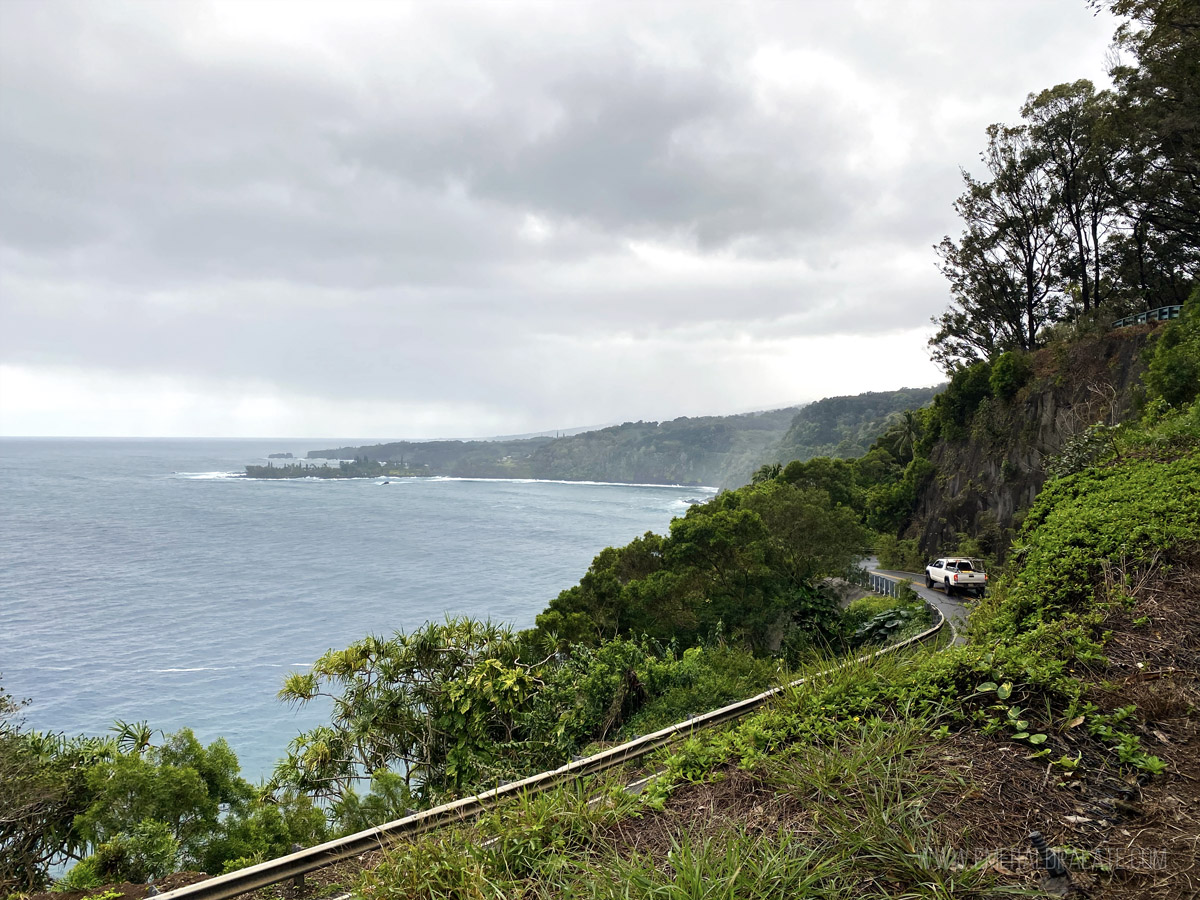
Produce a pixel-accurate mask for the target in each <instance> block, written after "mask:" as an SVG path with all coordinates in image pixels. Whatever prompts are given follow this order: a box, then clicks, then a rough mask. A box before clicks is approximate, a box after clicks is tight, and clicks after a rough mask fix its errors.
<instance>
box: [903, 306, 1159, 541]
mask: <svg viewBox="0 0 1200 900" xmlns="http://www.w3.org/2000/svg"><path fill="white" fill-rule="evenodd" d="M1152 331H1153V326H1136V327H1132V328H1122V329H1119V330H1117V331H1112V332H1109V333H1108V334H1105V335H1103V336H1102V337H1097V338H1094V339H1091V340H1086V341H1080V342H1077V343H1072V344H1056V345H1054V346H1051V347H1047V348H1045V349H1043V350H1040V351H1038V352H1036V353H1035V354H1033V355H1032V357H1031V359H1030V363H1031V364H1032V368H1031V372H1030V375H1029V380H1028V381H1027V382H1026V383H1025V384H1024V386H1022V387H1020V388H1019V389H1018V390H1017V391H1016V392H1015V393H1014V394H1013V395H1012V396H1011V397H1010V398H1007V399H1005V398H1002V397H997V396H994V395H993V396H985V397H983V398H981V399H980V400H979V401H978V405H977V406H976V407H975V408H974V410H973V412H972V414H971V415H970V417H969V420H968V421H967V422H966V423H965V428H964V432H965V433H964V434H961V435H954V436H952V437H943V438H942V439H941V440H940V441H938V442H937V443H936V444H935V445H934V446H933V447H932V449H931V451H930V461H931V462H932V463H933V466H934V474H933V475H932V476H931V477H930V479H929V480H928V481H927V482H926V484H925V486H924V488H923V490H922V491H921V493H920V495H919V499H918V504H917V509H916V513H915V515H914V517H913V520H912V522H911V523H910V525H909V527H908V529H907V531H906V532H905V535H904V536H905V537H907V538H916V539H917V541H918V544H919V546H920V548H921V550H922V552H923V553H925V554H926V555H936V554H938V553H940V552H944V550H945V549H946V548H951V547H954V546H956V545H957V544H958V542H959V540H960V536H961V535H964V534H965V535H970V536H974V537H976V538H977V539H978V540H979V542H980V546H981V549H982V551H983V552H985V553H996V554H999V553H1002V552H1003V548H1004V547H1005V546H1006V545H1007V543H1008V538H1009V537H1010V536H1011V532H1012V531H1013V530H1014V529H1015V528H1016V526H1018V525H1019V524H1020V521H1021V519H1022V518H1023V516H1024V511H1025V510H1026V509H1028V507H1029V505H1030V504H1031V503H1032V502H1033V499H1034V497H1035V496H1037V493H1038V491H1039V490H1041V487H1042V484H1043V483H1044V482H1045V481H1046V477H1047V466H1048V465H1050V464H1052V462H1053V460H1054V459H1055V458H1056V457H1057V456H1058V455H1059V454H1061V453H1062V452H1063V449H1064V448H1065V447H1066V446H1067V444H1068V442H1070V441H1071V440H1072V438H1075V437H1076V436H1078V435H1081V434H1083V433H1084V432H1085V431H1086V430H1087V429H1088V428H1089V427H1090V426H1092V425H1094V424H1097V423H1102V424H1105V425H1114V424H1117V423H1119V422H1121V421H1123V420H1125V419H1127V418H1129V417H1130V416H1131V415H1133V414H1134V410H1135V407H1136V405H1137V401H1138V396H1139V392H1140V387H1141V379H1142V374H1143V371H1144V368H1145V366H1144V363H1143V361H1142V349H1143V348H1144V347H1145V345H1146V342H1147V339H1148V336H1149V334H1150V333H1151V332H1152Z"/></svg>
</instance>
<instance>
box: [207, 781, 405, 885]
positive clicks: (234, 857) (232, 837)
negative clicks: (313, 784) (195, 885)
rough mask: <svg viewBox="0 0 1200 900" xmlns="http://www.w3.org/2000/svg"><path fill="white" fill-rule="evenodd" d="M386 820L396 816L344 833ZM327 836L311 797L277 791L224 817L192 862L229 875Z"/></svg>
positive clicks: (317, 841) (320, 813)
mask: <svg viewBox="0 0 1200 900" xmlns="http://www.w3.org/2000/svg"><path fill="white" fill-rule="evenodd" d="M389 818H398V817H396V816H390V817H385V818H378V819H374V821H371V822H369V823H367V824H363V825H361V826H360V827H354V828H350V827H347V828H345V829H344V830H346V831H357V830H361V828H366V827H368V826H369V825H376V824H378V823H379V822H383V821H388V819H389ZM335 820H336V816H335ZM339 824H342V823H340V822H339ZM353 824H354V825H358V823H353ZM329 836H330V833H329V828H328V825H327V823H326V815H325V812H324V811H323V810H322V809H321V808H320V807H319V806H317V805H316V804H315V803H314V802H313V800H312V798H311V797H308V796H307V795H305V794H301V793H299V792H297V791H294V790H280V791H278V792H276V794H275V795H274V796H271V797H266V798H257V799H255V800H254V801H252V802H251V803H249V804H247V805H245V806H243V807H242V808H240V809H238V810H236V811H235V812H233V813H232V814H230V815H227V816H225V817H224V818H223V819H222V821H221V823H220V825H219V827H218V828H217V829H216V831H215V832H214V833H213V834H212V835H211V836H209V837H208V839H207V840H206V841H205V842H204V844H203V849H202V851H201V852H200V853H199V854H198V855H197V859H196V862H197V864H198V866H199V867H200V868H201V869H202V870H203V871H205V872H221V871H225V872H229V871H233V870H235V869H239V868H244V867H245V866H247V865H253V864H254V863H256V862H262V861H263V860H265V859H275V858H276V857H279V856H284V855H286V854H288V853H291V852H292V847H293V846H294V845H296V844H299V845H300V846H302V847H310V846H312V845H314V844H319V843H321V842H322V841H324V840H326V839H327V838H328V837H329Z"/></svg>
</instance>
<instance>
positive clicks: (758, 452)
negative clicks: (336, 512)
mask: <svg viewBox="0 0 1200 900" xmlns="http://www.w3.org/2000/svg"><path fill="white" fill-rule="evenodd" d="M939 390H941V387H928V388H902V389H901V390H897V391H879V392H868V393H864V394H857V395H853V396H844V397H827V398H825V399H823V400H819V401H817V402H815V403H811V404H808V405H807V406H804V407H795V406H793V407H786V408H783V409H775V410H767V411H763V412H752V413H741V414H737V415H728V416H697V417H688V416H681V417H679V418H677V419H673V420H670V421H664V422H625V423H624V424H621V425H612V426H609V427H607V428H599V429H595V430H591V431H583V432H582V433H579V434H567V435H564V436H561V437H551V436H548V435H543V436H537V437H529V438H516V439H505V438H497V439H489V440H433V441H411V440H410V441H394V442H389V443H380V444H369V445H361V446H344V447H336V448H328V449H318V450H310V451H309V452H308V454H307V459H308V460H314V461H315V460H339V461H344V462H343V463H342V465H340V466H339V467H338V468H334V467H332V466H330V467H329V469H328V470H327V471H325V472H324V474H325V475H326V476H328V477H364V476H372V475H397V476H399V475H444V476H452V477H460V478H537V479H548V480H563V481H609V482H620V483H625V484H683V485H706V486H719V487H726V488H729V487H737V486H740V485H742V484H745V483H747V482H748V481H749V480H750V478H751V475H752V473H753V472H754V471H755V470H756V469H758V468H759V467H761V466H762V465H769V464H771V463H776V462H787V461H791V460H796V459H798V460H801V461H804V460H808V459H811V458H813V457H814V456H834V457H838V458H843V459H848V458H852V457H855V456H859V455H861V454H862V453H864V452H866V450H867V448H868V447H869V446H870V444H871V443H872V442H873V441H874V440H875V439H876V438H877V437H879V435H880V434H882V433H883V431H884V430H885V429H886V428H887V426H888V424H889V422H890V421H891V419H892V418H893V417H894V416H896V415H898V414H899V413H901V412H902V411H904V410H909V409H916V408H919V407H923V406H925V405H927V404H929V403H930V402H932V400H933V398H934V396H936V394H937V393H938V392H939ZM379 464H384V466H382V467H381V466H380V465H379ZM323 465H325V464H322V466H323ZM247 473H248V474H250V475H253V476H255V477H305V476H312V475H317V476H321V474H322V467H321V466H315V465H314V464H312V463H308V464H305V463H299V462H297V463H293V464H291V465H287V466H274V465H272V466H249V467H247Z"/></svg>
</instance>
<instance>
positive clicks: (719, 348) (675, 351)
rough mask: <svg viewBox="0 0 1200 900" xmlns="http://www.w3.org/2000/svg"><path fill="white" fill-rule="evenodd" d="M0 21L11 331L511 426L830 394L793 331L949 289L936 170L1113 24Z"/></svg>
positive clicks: (130, 364)
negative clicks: (485, 417)
mask: <svg viewBox="0 0 1200 900" xmlns="http://www.w3.org/2000/svg"><path fill="white" fill-rule="evenodd" d="M568 13H569V14H568ZM5 20H6V21H5V26H6V27H5V28H3V29H0V180H2V183H0V188H2V190H3V196H4V202H3V204H0V319H2V322H3V328H2V329H0V354H2V359H3V362H4V363H7V364H9V365H11V366H18V367H23V368H22V371H24V370H26V369H27V370H29V371H32V372H35V373H36V372H37V371H41V370H45V371H51V370H53V371H66V370H70V371H72V372H77V373H82V374H80V375H78V376H72V377H79V378H82V379H86V373H87V372H88V371H96V372H108V373H117V374H118V375H119V374H120V373H128V374H129V375H130V376H132V377H139V378H142V377H147V376H152V375H167V376H172V377H176V378H180V379H184V380H186V381H187V383H189V384H191V385H193V386H195V389H196V390H198V391H201V392H202V391H203V390H204V387H203V386H204V385H205V384H211V385H221V386H222V387H221V388H220V389H221V390H223V391H224V390H227V388H228V385H230V384H237V383H246V384H250V383H253V384H255V385H259V386H262V385H266V386H267V388H266V389H268V390H273V391H275V392H276V393H277V394H278V396H279V397H281V398H283V400H282V401H281V402H284V403H285V404H286V403H300V402H301V398H302V397H305V396H320V397H326V398H329V399H330V400H331V401H336V400H337V399H338V398H349V397H353V398H355V399H356V400H366V401H370V400H371V399H372V398H375V399H377V400H379V401H380V402H383V401H384V400H401V401H402V400H405V398H409V399H412V400H414V401H417V400H419V401H420V402H422V403H426V404H432V405H435V406H436V405H437V404H439V403H440V404H444V405H445V407H446V408H447V409H450V408H451V407H457V406H467V405H471V404H489V405H490V406H491V407H494V408H495V409H496V410H497V413H496V418H497V420H498V421H511V422H512V423H513V430H519V429H520V428H524V427H527V426H528V427H553V426H554V425H559V424H564V425H565V424H571V423H573V422H577V421H602V420H606V419H609V418H621V417H624V416H623V415H622V413H621V412H620V410H621V409H624V408H629V407H631V406H632V405H635V404H642V405H643V406H645V405H646V402H647V401H646V399H645V398H646V396H647V395H648V393H650V394H653V396H654V397H655V403H656V404H657V406H656V407H655V408H656V409H659V410H661V413H660V414H671V413H672V411H673V410H674V409H676V408H678V409H679V410H680V411H681V412H682V411H685V410H684V407H686V408H687V409H686V411H689V412H697V411H704V410H705V409H708V410H709V411H717V407H716V406H712V405H710V406H706V407H705V406H704V405H703V403H704V401H703V398H702V399H701V400H700V401H698V400H697V399H696V398H695V396H694V394H693V392H694V390H695V389H699V388H702V389H703V390H705V391H708V392H709V395H710V397H711V399H712V402H713V404H718V403H720V402H724V403H731V404H736V405H739V406H744V407H749V406H754V405H756V404H761V403H766V402H771V401H773V400H778V399H781V398H784V397H789V396H790V397H793V398H796V399H801V398H806V397H815V396H821V395H824V394H829V393H836V392H838V391H839V390H840V388H839V387H838V385H839V384H841V383H843V382H841V381H839V378H838V376H837V374H836V373H831V374H830V377H829V379H828V381H826V382H825V383H823V384H821V385H819V386H817V385H813V384H809V383H789V381H788V378H789V377H790V376H789V371H790V370H789V369H788V367H787V364H786V357H787V354H788V353H791V352H800V351H799V350H797V349H796V348H798V347H801V346H805V347H808V346H809V344H806V343H804V342H805V341H806V340H808V339H809V338H811V337H812V336H820V335H826V336H829V339H830V340H831V341H832V340H835V339H837V337H838V336H843V337H844V336H846V335H856V334H857V335H886V334H889V333H895V332H898V331H902V330H905V329H912V328H913V327H916V326H920V325H921V323H923V322H925V321H926V320H927V319H928V317H929V316H930V315H931V314H933V313H935V312H937V311H938V310H939V309H940V308H941V307H942V305H943V304H944V301H945V290H944V287H943V285H942V284H941V283H940V278H939V276H938V275H937V273H936V271H935V270H934V266H933V256H932V253H931V251H930V250H929V247H930V245H931V244H932V243H934V242H935V241H936V240H937V239H938V238H939V237H940V236H941V235H942V234H943V233H946V232H947V231H953V230H955V227H956V226H955V223H954V221H953V216H952V213H951V211H950V202H951V201H952V199H953V198H954V196H955V195H956V194H957V192H958V189H959V182H958V166H960V165H964V164H966V165H970V164H971V163H972V162H973V160H974V159H975V156H976V153H977V150H978V148H979V146H980V145H981V143H982V140H981V138H982V134H983V127H984V126H985V125H986V124H987V123H989V122H991V121H996V120H1012V119H1013V118H1015V116H1016V109H1017V107H1018V106H1019V103H1020V101H1021V99H1022V97H1023V95H1024V94H1025V93H1026V92H1028V91H1031V90H1035V89H1039V88H1041V87H1044V86H1047V85H1049V84H1052V83H1055V82H1056V81H1062V80H1067V79H1073V78H1076V77H1080V76H1088V75H1091V76H1093V77H1096V76H1098V74H1099V73H1100V71H1101V69H1102V62H1103V48H1104V45H1105V41H1106V38H1107V36H1108V34H1109V33H1110V32H1111V31H1112V27H1113V23H1112V22H1111V21H1108V20H1104V19H1093V18H1092V16H1091V14H1090V13H1089V11H1088V10H1087V9H1086V7H1084V6H1083V5H1082V4H1081V5H1080V7H1079V8H1077V9H1076V8H1074V7H1073V6H1072V4H1063V5H1058V4H1056V5H1050V4H1043V3H1034V2H1025V3H1015V4H1014V3H1003V4H1001V3H999V2H996V3H990V2H989V3H975V4H963V3H953V2H948V3H934V2H914V3H909V4H899V3H891V2H887V3H885V2H863V3H859V4H853V5H850V4H836V5H835V4H825V3H815V2H814V3H795V4H766V3H764V4H758V3H749V4H742V5H733V4H726V3H712V4H674V3H662V4H632V3H630V4H625V3H617V4H578V5H574V6H571V7H570V8H569V9H568V8H565V7H562V6H561V5H560V4H543V3H531V4H526V5H517V4H464V5H455V4H447V5H441V4H439V5H436V6H434V5H430V4H399V3H397V4H386V5H385V4H367V3H362V4H357V3H348V4H343V3H338V4H332V3H330V4H327V5H317V6H289V7H287V8H286V9H285V8H283V7H282V6H280V5H277V4H272V3H268V2H265V0H261V2H243V3H237V4H224V3H217V4H208V3H200V2H195V3H184V2H181V3H175V4H159V3H115V2H113V3H105V4H96V3H82V2H76V3H61V2H52V0H51V2H41V0H13V2H10V3H9V4H8V5H7V6H6V9H5ZM622 342H624V343H622ZM787 342H792V343H787ZM916 343H917V344H918V345H919V340H918V341H917V342H916ZM830 346H832V344H831V345H830ZM789 348H790V349H789ZM805 352H807V351H805ZM908 352H909V355H910V359H909V362H908V363H907V368H906V369H905V372H906V373H908V372H912V371H916V370H917V364H916V363H914V362H913V360H914V359H915V358H916V357H919V356H921V355H922V353H923V350H922V348H921V347H920V346H916V347H914V348H910V350H909V351H908ZM639 354H641V355H639ZM756 354H757V356H756ZM722 366H723V367H724V368H722ZM797 371H800V370H797ZM879 372H880V375H879V377H880V378H884V379H886V378H887V377H888V375H887V371H886V369H883V368H882V367H881V368H880V369H879ZM549 373H553V383H551V382H550V374H549ZM933 377H934V376H933V374H932V372H930V379H932V378H933ZM845 383H849V382H848V381H847V382H845ZM648 385H649V386H651V387H652V390H651V391H650V392H648V391H647V386H648ZM877 386H878V388H880V389H883V388H886V387H893V386H898V385H892V384H886V383H880V384H878V385H877ZM213 390H214V391H215V390H217V388H216V387H214V388H213ZM289 397H290V398H292V399H291V400H288V399H287V398H289ZM697 403H700V404H701V407H702V408H700V409H697V408H696V404H697ZM381 409H382V407H381ZM506 411H507V412H506ZM631 414H632V413H631ZM451 419H452V416H451V414H450V413H447V419H446V421H451ZM39 421H42V419H39ZM460 424H461V429H460V430H462V431H463V433H469V431H470V429H469V423H460ZM0 427H3V428H8V429H9V430H13V429H17V430H19V428H20V427H21V426H20V424H19V423H18V424H16V425H0ZM64 427H66V426H64ZM381 427H382V426H381ZM455 427H458V426H455ZM317 430H318V431H320V430H321V429H320V428H319V427H318V428H317Z"/></svg>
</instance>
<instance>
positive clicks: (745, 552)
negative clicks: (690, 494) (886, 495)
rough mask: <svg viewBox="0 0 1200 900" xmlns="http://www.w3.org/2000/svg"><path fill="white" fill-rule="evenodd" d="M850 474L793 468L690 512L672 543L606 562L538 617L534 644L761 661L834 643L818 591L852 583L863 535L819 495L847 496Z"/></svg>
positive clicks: (832, 606)
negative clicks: (659, 647) (748, 656)
mask: <svg viewBox="0 0 1200 900" xmlns="http://www.w3.org/2000/svg"><path fill="white" fill-rule="evenodd" d="M826 463H830V465H826ZM853 474H854V469H853V467H852V466H851V465H850V464H849V463H842V462H840V461H839V462H836V463H834V462H833V461H829V460H813V461H811V462H810V463H802V464H801V463H793V464H792V465H790V466H789V467H788V468H787V469H785V470H784V472H783V473H782V475H781V477H779V478H772V479H769V480H766V481H762V482H761V483H759V484H757V485H752V486H747V487H744V488H740V489H738V490H736V491H726V492H725V493H723V494H721V495H719V496H718V497H716V498H714V499H713V500H712V501H710V502H709V503H707V504H703V505H699V506H693V507H692V508H691V509H689V510H688V512H687V515H685V516H684V517H682V518H679V519H675V520H674V521H673V522H672V523H671V531H670V535H669V536H668V537H666V538H660V537H657V536H655V535H652V534H647V535H645V536H644V537H642V538H638V539H637V540H635V541H633V542H632V543H630V544H629V545H627V546H626V547H622V548H608V549H606V550H604V551H603V552H601V553H600V554H599V555H598V556H597V557H596V559H595V560H594V561H593V562H592V565H591V567H590V568H589V569H588V571H587V573H586V574H585V575H584V577H583V578H582V579H581V580H580V582H579V584H578V585H576V586H575V587H573V588H570V589H568V590H566V591H563V592H562V593H561V594H560V595H559V596H558V597H557V598H556V599H555V600H554V601H552V602H551V604H550V606H549V608H548V609H547V610H546V611H545V612H544V613H542V614H541V615H539V616H538V617H537V634H538V636H539V637H541V638H546V639H555V640H557V641H558V642H559V646H565V645H567V644H570V645H572V646H577V645H579V644H585V645H590V646H594V645H596V644H598V643H599V642H600V641H601V640H603V639H604V638H611V637H615V636H617V635H646V636H648V637H650V638H652V639H654V640H657V641H659V642H661V643H663V644H667V643H670V642H672V641H676V642H678V643H680V644H682V645H684V646H687V645H694V644H697V643H700V642H702V641H704V640H708V639H712V638H713V637H715V635H716V634H717V633H718V632H720V633H721V634H722V635H723V636H726V637H730V638H732V639H734V640H737V641H739V642H741V643H744V644H745V645H746V646H748V647H750V648H751V649H753V650H754V651H755V652H758V653H771V652H776V651H778V649H779V648H780V647H781V646H783V645H784V644H785V643H790V644H793V645H798V644H801V643H804V642H805V641H809V642H812V641H816V642H820V641H822V640H827V639H829V637H831V636H832V635H833V634H834V633H835V632H836V625H837V608H836V598H834V597H833V596H832V594H830V593H829V592H828V591H825V590H823V589H822V588H821V587H820V585H819V584H818V580H819V579H820V578H821V577H822V576H825V575H835V574H840V573H841V572H843V571H845V569H846V568H847V567H848V566H849V564H850V563H851V562H852V560H853V559H854V557H855V556H857V554H858V553H859V551H860V550H861V547H862V544H863V535H862V529H861V528H860V526H859V523H858V518H859V516H858V513H857V512H856V511H855V510H854V509H853V508H851V507H849V506H847V505H843V504H842V503H840V502H839V501H834V502H831V494H830V492H827V491H826V490H825V489H824V487H818V486H817V485H818V484H820V485H828V486H830V487H832V488H833V489H834V490H835V491H838V492H839V493H838V496H839V497H840V496H842V495H843V494H845V495H846V496H849V492H851V491H853V490H854V489H855V488H854V485H853V483H852V481H851V479H852V478H853Z"/></svg>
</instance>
